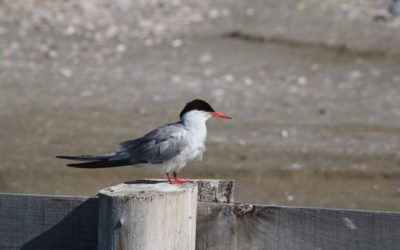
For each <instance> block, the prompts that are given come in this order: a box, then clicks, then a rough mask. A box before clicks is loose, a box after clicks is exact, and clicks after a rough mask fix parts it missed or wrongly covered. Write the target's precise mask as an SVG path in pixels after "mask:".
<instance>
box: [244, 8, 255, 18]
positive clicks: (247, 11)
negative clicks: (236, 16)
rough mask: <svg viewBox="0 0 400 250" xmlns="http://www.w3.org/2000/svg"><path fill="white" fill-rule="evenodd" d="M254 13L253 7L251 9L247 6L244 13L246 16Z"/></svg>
mask: <svg viewBox="0 0 400 250" xmlns="http://www.w3.org/2000/svg"><path fill="white" fill-rule="evenodd" d="M254 13H255V11H254V9H253V8H247V10H246V14H247V15H248V16H253V15H254Z"/></svg>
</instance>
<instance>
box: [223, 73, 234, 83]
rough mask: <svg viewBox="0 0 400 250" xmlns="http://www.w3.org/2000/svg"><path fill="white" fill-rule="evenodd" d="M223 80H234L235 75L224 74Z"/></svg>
mask: <svg viewBox="0 0 400 250" xmlns="http://www.w3.org/2000/svg"><path fill="white" fill-rule="evenodd" d="M224 81H225V82H233V81H235V77H234V76H233V75H230V74H228V75H225V76H224Z"/></svg>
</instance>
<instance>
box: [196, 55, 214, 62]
mask: <svg viewBox="0 0 400 250" xmlns="http://www.w3.org/2000/svg"><path fill="white" fill-rule="evenodd" d="M211 60H212V55H211V54H209V53H205V54H202V55H201V56H200V57H199V63H202V64H205V63H208V62H211Z"/></svg>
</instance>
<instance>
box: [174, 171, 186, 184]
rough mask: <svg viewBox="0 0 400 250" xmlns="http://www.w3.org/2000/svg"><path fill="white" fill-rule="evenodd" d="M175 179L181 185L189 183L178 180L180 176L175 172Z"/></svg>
mask: <svg viewBox="0 0 400 250" xmlns="http://www.w3.org/2000/svg"><path fill="white" fill-rule="evenodd" d="M174 178H175V181H177V182H178V183H179V184H181V183H186V182H187V181H182V180H180V179H179V178H178V176H177V175H176V172H174Z"/></svg>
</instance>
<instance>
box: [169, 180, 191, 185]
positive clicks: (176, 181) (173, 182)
mask: <svg viewBox="0 0 400 250" xmlns="http://www.w3.org/2000/svg"><path fill="white" fill-rule="evenodd" d="M186 182H187V181H182V180H174V181H170V182H169V184H182V183H186Z"/></svg>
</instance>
